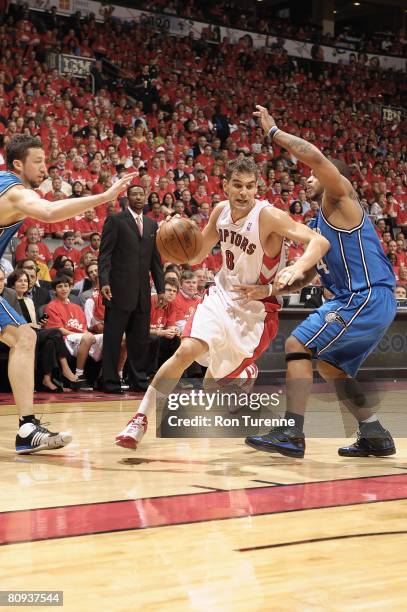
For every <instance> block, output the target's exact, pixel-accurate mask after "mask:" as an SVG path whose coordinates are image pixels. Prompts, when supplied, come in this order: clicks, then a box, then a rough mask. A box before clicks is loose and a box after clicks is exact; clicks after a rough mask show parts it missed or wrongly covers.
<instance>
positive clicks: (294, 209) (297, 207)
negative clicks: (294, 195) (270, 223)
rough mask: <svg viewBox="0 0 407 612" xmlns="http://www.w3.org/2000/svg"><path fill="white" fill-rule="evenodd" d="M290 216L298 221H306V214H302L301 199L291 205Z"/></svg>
mask: <svg viewBox="0 0 407 612" xmlns="http://www.w3.org/2000/svg"><path fill="white" fill-rule="evenodd" d="M290 217H292V218H293V219H294V221H297V223H304V215H303V214H302V204H301V202H300V201H299V200H294V202H293V203H292V204H291V205H290Z"/></svg>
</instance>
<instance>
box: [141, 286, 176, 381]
mask: <svg viewBox="0 0 407 612" xmlns="http://www.w3.org/2000/svg"><path fill="white" fill-rule="evenodd" d="M178 288H179V284H178V282H177V281H176V280H174V279H171V278H167V280H166V281H165V298H166V300H167V304H166V305H165V306H164V307H163V308H157V295H153V296H152V298H151V316H150V343H149V346H148V359H147V360H146V361H147V370H146V371H147V375H149V376H152V375H154V374H155V372H156V371H157V370H158V368H160V367H161V365H162V364H163V363H164V362H165V361H167V359H169V358H170V357H171V356H172V355H173V354H174V353H175V351H176V350H177V348H178V346H179V342H180V340H179V338H180V332H179V330H178V328H177V326H176V325H175V307H174V301H175V299H176V297H177V293H178Z"/></svg>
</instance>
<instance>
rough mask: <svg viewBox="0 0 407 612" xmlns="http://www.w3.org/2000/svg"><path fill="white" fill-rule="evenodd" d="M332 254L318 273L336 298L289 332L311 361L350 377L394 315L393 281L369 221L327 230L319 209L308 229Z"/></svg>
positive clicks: (391, 273)
mask: <svg viewBox="0 0 407 612" xmlns="http://www.w3.org/2000/svg"><path fill="white" fill-rule="evenodd" d="M310 226H311V228H312V229H316V231H317V232H319V233H320V234H321V235H322V236H324V237H325V238H327V240H329V242H330V244H331V248H330V250H329V251H328V253H327V254H326V255H325V257H324V258H323V260H322V261H321V262H320V263H319V264H318V266H317V270H318V273H319V275H320V277H321V281H322V283H323V285H324V286H325V287H327V289H329V290H330V291H331V292H332V293H333V294H334V295H335V297H334V299H332V300H329V301H327V302H325V304H323V305H322V306H321V307H320V308H318V310H316V311H315V312H313V313H312V314H311V315H310V316H309V317H307V319H305V321H304V322H303V323H301V324H300V325H299V326H298V327H296V329H295V330H294V331H293V332H292V333H293V335H294V336H295V337H296V338H297V339H298V340H299V341H300V342H301V343H302V344H304V345H305V346H306V347H307V348H309V349H311V351H312V353H313V356H314V357H315V358H318V359H322V360H323V361H327V362H328V363H331V364H332V365H334V366H336V367H337V368H340V369H341V370H343V371H344V372H346V373H347V374H349V375H350V376H354V375H355V374H356V372H357V371H358V369H359V368H360V366H361V364H362V363H363V362H364V361H365V359H366V358H367V357H368V355H369V354H370V353H371V352H372V351H373V350H374V349H375V348H376V346H377V345H378V343H379V342H380V340H381V338H382V337H383V335H384V333H385V332H386V330H387V328H388V327H389V325H390V324H391V323H392V321H393V319H394V317H395V315H396V300H395V298H394V288H395V285H396V279H395V276H394V273H393V269H392V267H391V264H390V262H389V260H388V259H387V257H386V256H385V254H384V251H383V249H382V246H381V244H380V241H379V238H378V236H377V234H376V231H375V229H374V227H373V225H372V222H371V221H370V219H369V218H368V217H367V216H366V215H365V214H364V213H363V219H362V221H361V223H360V224H359V225H358V226H357V227H355V228H354V229H352V230H344V229H339V228H336V227H334V226H333V225H331V224H330V223H329V222H328V221H327V220H326V219H325V217H324V214H323V212H322V210H321V209H320V211H319V213H318V216H317V218H316V219H314V220H313V221H312V222H311V224H310Z"/></svg>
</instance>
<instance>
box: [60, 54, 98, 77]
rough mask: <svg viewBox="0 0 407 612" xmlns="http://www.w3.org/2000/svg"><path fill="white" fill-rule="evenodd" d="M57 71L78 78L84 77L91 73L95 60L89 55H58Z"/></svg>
mask: <svg viewBox="0 0 407 612" xmlns="http://www.w3.org/2000/svg"><path fill="white" fill-rule="evenodd" d="M58 59H59V66H58V69H59V73H60V74H64V75H66V76H73V77H77V78H79V79H86V78H87V77H88V76H90V74H91V70H92V66H93V65H94V63H95V60H94V59H92V58H90V57H78V56H77V55H65V54H61V55H59V56H58Z"/></svg>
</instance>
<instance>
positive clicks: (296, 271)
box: [274, 264, 304, 291]
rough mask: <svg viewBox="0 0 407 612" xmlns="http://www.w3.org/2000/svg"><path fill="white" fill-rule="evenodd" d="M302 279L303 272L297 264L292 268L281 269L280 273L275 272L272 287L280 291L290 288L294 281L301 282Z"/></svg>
mask: <svg viewBox="0 0 407 612" xmlns="http://www.w3.org/2000/svg"><path fill="white" fill-rule="evenodd" d="M303 279H304V270H303V269H302V268H301V267H300V266H298V265H297V264H294V265H293V266H288V268H283V269H282V270H280V272H277V274H276V280H275V282H274V285H275V286H276V288H277V290H279V291H281V290H282V289H284V288H288V287H291V285H293V284H294V283H295V281H297V280H299V281H302V280H303Z"/></svg>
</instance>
